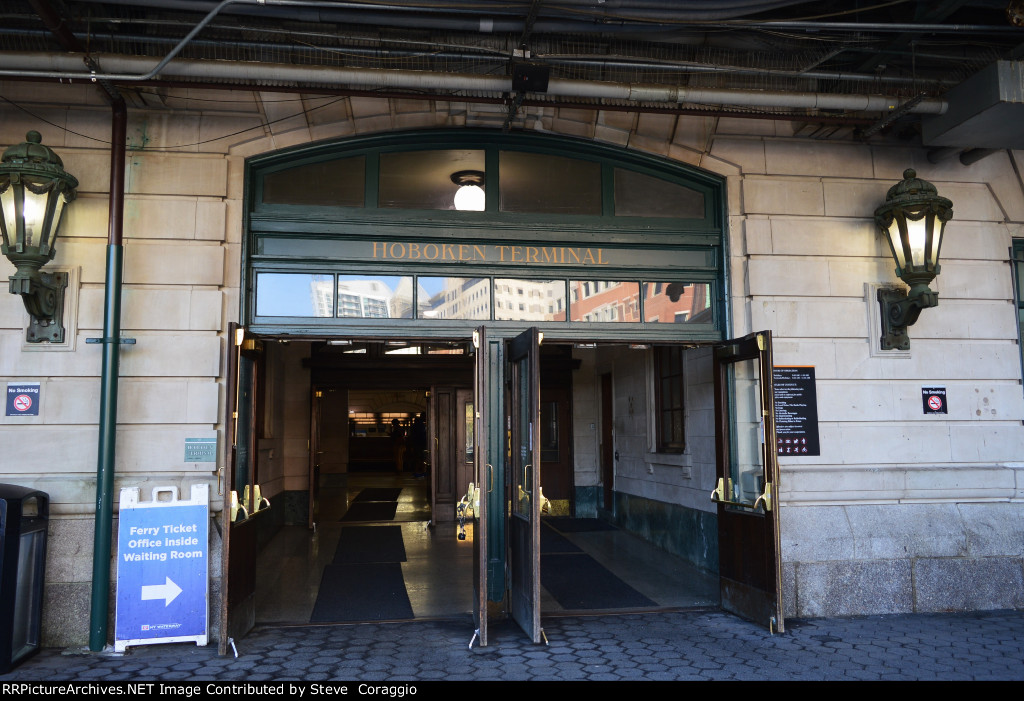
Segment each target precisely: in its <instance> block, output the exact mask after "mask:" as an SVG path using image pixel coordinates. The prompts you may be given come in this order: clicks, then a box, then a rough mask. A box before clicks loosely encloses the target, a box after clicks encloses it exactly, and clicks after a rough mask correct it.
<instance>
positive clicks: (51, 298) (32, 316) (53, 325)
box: [10, 272, 68, 343]
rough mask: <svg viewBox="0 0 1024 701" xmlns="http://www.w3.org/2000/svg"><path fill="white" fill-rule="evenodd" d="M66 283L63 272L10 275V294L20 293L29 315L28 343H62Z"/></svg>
mask: <svg viewBox="0 0 1024 701" xmlns="http://www.w3.org/2000/svg"><path fill="white" fill-rule="evenodd" d="M67 286H68V274H67V273H63V272H52V273H44V272H37V273H36V274H35V275H33V276H28V275H18V274H15V275H12V276H11V278H10V291H11V294H15V295H20V296H21V301H22V302H23V303H24V304H25V311H27V312H28V315H29V323H28V330H27V332H26V334H25V340H26V341H27V342H29V343H43V342H48V343H64V290H66V289H67Z"/></svg>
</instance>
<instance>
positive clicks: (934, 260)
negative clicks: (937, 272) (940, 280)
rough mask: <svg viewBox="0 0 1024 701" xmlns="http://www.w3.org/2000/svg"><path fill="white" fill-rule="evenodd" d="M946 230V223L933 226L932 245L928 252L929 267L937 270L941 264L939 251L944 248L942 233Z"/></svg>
mask: <svg viewBox="0 0 1024 701" xmlns="http://www.w3.org/2000/svg"><path fill="white" fill-rule="evenodd" d="M945 230H946V223H945V222H943V221H938V219H937V218H936V221H935V223H934V224H933V225H932V245H931V248H930V249H929V250H928V265H929V266H930V267H932V268H935V267H936V266H938V264H939V250H940V249H941V248H942V233H943V232H944V231H945Z"/></svg>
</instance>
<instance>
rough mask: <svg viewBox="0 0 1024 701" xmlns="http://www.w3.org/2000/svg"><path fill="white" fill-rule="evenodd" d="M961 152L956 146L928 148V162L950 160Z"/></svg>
mask: <svg viewBox="0 0 1024 701" xmlns="http://www.w3.org/2000/svg"><path fill="white" fill-rule="evenodd" d="M958 153H960V149H958V148H954V147H953V146H942V147H939V148H933V149H929V150H928V162H929V163H936V164H938V163H942V162H943V161H948V160H949V159H950V158H952V157H953V156H955V155H956V154H958Z"/></svg>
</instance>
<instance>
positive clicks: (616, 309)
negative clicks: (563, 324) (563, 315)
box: [569, 280, 640, 322]
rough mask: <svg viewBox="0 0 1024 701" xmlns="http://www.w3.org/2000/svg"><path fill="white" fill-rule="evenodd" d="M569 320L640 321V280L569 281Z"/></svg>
mask: <svg viewBox="0 0 1024 701" xmlns="http://www.w3.org/2000/svg"><path fill="white" fill-rule="evenodd" d="M569 321H601V322H609V321H611V322H616V321H618V322H621V321H625V322H638V321H640V283H638V282H620V281H609V280H572V281H570V282H569Z"/></svg>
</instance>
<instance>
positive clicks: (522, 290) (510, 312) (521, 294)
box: [494, 278, 566, 321]
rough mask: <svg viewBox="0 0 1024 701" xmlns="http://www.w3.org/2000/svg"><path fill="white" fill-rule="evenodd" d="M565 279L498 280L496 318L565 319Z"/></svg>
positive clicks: (496, 283)
mask: <svg viewBox="0 0 1024 701" xmlns="http://www.w3.org/2000/svg"><path fill="white" fill-rule="evenodd" d="M565 312H566V304H565V281H564V280H523V279H516V278H496V279H495V280H494V318H495V319H497V320H509V321H565Z"/></svg>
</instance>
